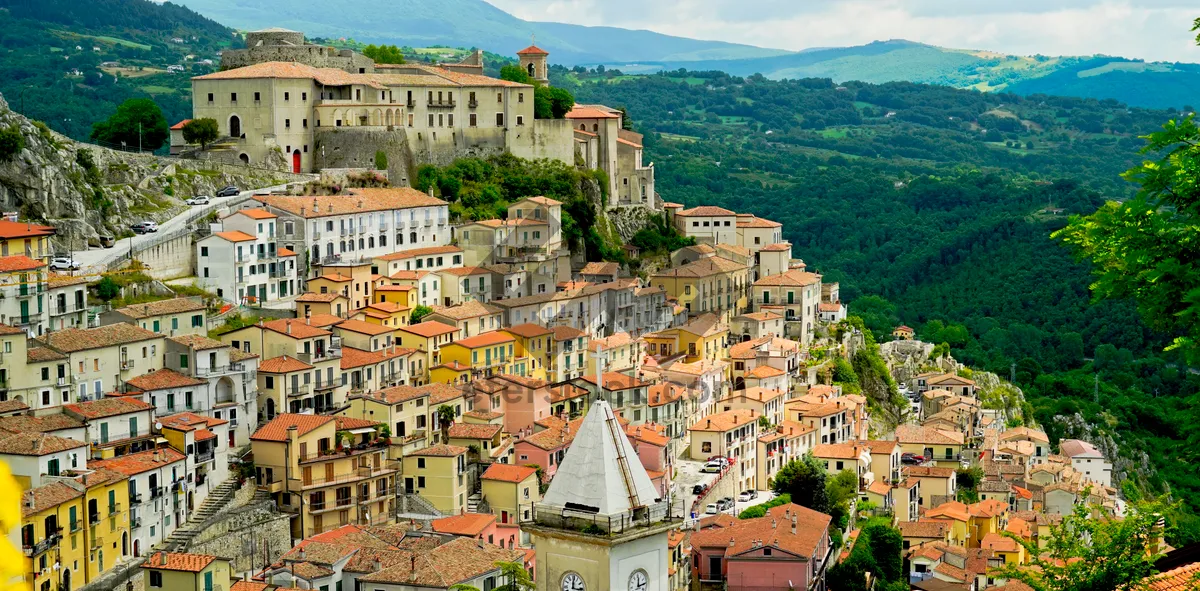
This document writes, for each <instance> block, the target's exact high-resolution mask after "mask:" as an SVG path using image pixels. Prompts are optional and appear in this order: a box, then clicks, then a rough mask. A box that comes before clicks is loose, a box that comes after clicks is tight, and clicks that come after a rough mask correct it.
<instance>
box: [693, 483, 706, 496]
mask: <svg viewBox="0 0 1200 591" xmlns="http://www.w3.org/2000/svg"><path fill="white" fill-rule="evenodd" d="M703 493H704V485H703V484H697V485H695V486H693V487H692V494H694V495H699V494H703Z"/></svg>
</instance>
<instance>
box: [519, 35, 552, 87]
mask: <svg viewBox="0 0 1200 591" xmlns="http://www.w3.org/2000/svg"><path fill="white" fill-rule="evenodd" d="M548 57H550V52H548V51H546V50H545V49H542V48H541V47H538V46H536V45H530V46H529V47H526V48H525V49H522V50H521V51H518V52H517V59H518V60H520V61H521V67H522V68H525V71H526V72H527V73H529V77H530V78H533V79H534V80H536V81H538V82H541V83H542V84H547V85H548V84H550V71H549V68H548V66H547V65H546V58H548Z"/></svg>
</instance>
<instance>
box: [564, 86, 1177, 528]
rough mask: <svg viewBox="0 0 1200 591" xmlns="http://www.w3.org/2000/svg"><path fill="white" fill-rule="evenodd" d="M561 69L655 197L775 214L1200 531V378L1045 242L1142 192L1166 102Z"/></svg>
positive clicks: (888, 312)
mask: <svg viewBox="0 0 1200 591" xmlns="http://www.w3.org/2000/svg"><path fill="white" fill-rule="evenodd" d="M552 81H554V82H556V83H557V84H562V85H566V86H570V87H571V88H572V89H573V90H574V92H575V93H576V97H577V98H578V100H580V101H581V102H598V103H604V104H607V105H610V106H614V107H616V106H624V107H626V108H628V110H629V112H630V113H632V114H633V117H634V122H635V126H636V127H637V129H638V131H641V132H645V133H646V137H645V141H644V145H645V148H646V151H645V155H644V158H645V160H646V161H652V162H653V163H654V166H655V171H656V178H657V185H656V186H657V190H658V191H659V192H660V193H661V194H662V197H663V199H665V200H668V201H676V202H680V203H684V204H685V205H686V206H694V205H699V204H710V205H720V206H722V207H726V208H729V209H733V210H736V211H739V212H748V213H753V214H755V215H760V216H764V217H767V218H769V219H773V220H775V221H778V222H781V223H783V224H784V239H786V240H788V241H789V242H791V243H792V245H793V251H792V255H793V256H795V257H798V258H801V259H803V260H804V261H805V262H806V263H807V264H808V265H809V268H810V269H811V270H815V271H818V272H820V273H822V274H824V276H825V277H826V280H827V281H838V282H840V283H841V293H842V297H843V299H845V300H848V301H850V307H851V312H852V313H855V314H861V315H862V316H863V317H864V319H865V320H866V321H867V327H868V328H870V329H873V330H874V331H876V333H877V334H878V335H879V336H880V337H886V336H887V335H888V334H890V331H891V328H892V327H894V326H895V325H896V324H899V323H901V322H903V323H905V324H908V325H910V326H915V327H918V329H919V331H921V334H922V336H924V337H925V338H927V339H929V340H933V341H935V342H941V341H945V342H948V343H949V344H950V345H951V347H952V349H953V353H954V355H955V357H956V358H958V359H959V360H962V361H964V362H966V363H968V364H969V365H971V366H973V367H978V368H981V369H985V370H987V371H992V372H996V373H998V374H1000V375H1003V376H1008V375H1009V374H1010V371H1013V369H1014V368H1015V373H1016V378H1017V380H1016V381H1017V383H1018V384H1019V385H1020V386H1021V387H1022V388H1023V389H1024V391H1025V393H1026V395H1027V399H1028V400H1029V401H1030V403H1031V405H1032V407H1031V408H1030V409H1028V410H1029V411H1031V413H1032V415H1033V416H1036V417H1037V419H1038V420H1039V421H1040V422H1041V423H1042V424H1043V425H1044V426H1045V427H1046V429H1047V431H1048V432H1049V433H1051V435H1052V436H1054V437H1056V438H1057V437H1061V436H1080V435H1081V433H1080V432H1079V431H1078V429H1077V427H1076V426H1075V423H1074V421H1073V417H1074V416H1075V415H1076V414H1078V415H1079V417H1080V422H1086V423H1088V424H1090V425H1091V426H1092V429H1093V430H1094V434H1095V435H1097V436H1102V437H1112V438H1113V440H1114V441H1115V442H1116V443H1117V445H1118V446H1119V448H1120V458H1119V462H1118V466H1119V467H1120V471H1121V473H1122V475H1124V476H1125V477H1127V478H1128V485H1126V492H1127V493H1128V494H1141V493H1142V492H1149V493H1152V494H1162V493H1165V492H1167V491H1171V494H1173V495H1174V497H1175V498H1176V499H1180V500H1182V501H1183V502H1184V505H1185V507H1187V508H1188V509H1187V511H1189V512H1190V513H1186V514H1183V515H1182V516H1174V517H1173V518H1172V527H1173V529H1172V532H1171V536H1172V539H1173V540H1174V541H1173V543H1175V542H1178V543H1180V544H1182V543H1184V542H1187V541H1196V540H1200V523H1197V522H1196V521H1195V518H1194V517H1191V515H1192V514H1194V513H1196V512H1198V511H1200V478H1197V477H1196V475H1195V470H1194V468H1192V467H1193V466H1195V462H1196V461H1198V460H1200V457H1198V456H1197V453H1196V451H1195V448H1194V446H1189V445H1187V444H1186V440H1187V437H1188V435H1187V433H1188V432H1189V425H1191V424H1194V421H1195V420H1197V419H1200V416H1197V413H1196V412H1195V411H1194V410H1193V409H1195V408H1197V404H1198V403H1200V397H1198V396H1197V392H1200V376H1196V375H1188V374H1187V372H1183V371H1178V370H1169V371H1168V370H1167V369H1164V368H1167V367H1169V366H1168V365H1167V364H1169V363H1172V362H1173V361H1175V360H1174V359H1173V357H1172V356H1171V355H1170V354H1164V353H1162V352H1161V350H1162V347H1163V346H1164V345H1165V344H1166V342H1167V340H1168V339H1166V338H1164V336H1163V335H1157V334H1154V333H1152V332H1151V331H1149V330H1148V329H1147V328H1146V327H1145V326H1144V324H1143V323H1142V322H1141V321H1140V319H1139V318H1138V316H1137V314H1136V311H1135V309H1134V307H1133V305H1132V304H1130V303H1128V302H1111V301H1105V302H1101V303H1098V304H1093V303H1092V302H1091V301H1090V294H1089V292H1088V284H1089V282H1090V281H1091V277H1090V276H1089V274H1088V267H1087V265H1085V264H1081V263H1079V262H1077V261H1075V260H1074V259H1073V258H1072V257H1071V256H1070V254H1069V252H1068V251H1067V250H1066V249H1064V248H1062V247H1061V246H1059V245H1057V244H1055V243H1054V241H1052V240H1051V239H1050V238H1049V234H1050V233H1051V232H1052V231H1053V230H1055V229H1057V228H1059V227H1061V226H1062V225H1063V224H1064V223H1065V221H1066V216H1067V215H1069V214H1072V213H1090V212H1091V211H1094V209H1095V208H1096V207H1097V206H1098V205H1099V204H1100V203H1102V202H1103V200H1104V199H1106V198H1124V197H1127V196H1129V195H1130V194H1131V187H1130V186H1129V185H1128V184H1127V183H1126V182H1125V181H1124V180H1122V179H1121V178H1120V176H1119V175H1120V173H1121V172H1122V171H1124V170H1126V169H1127V168H1129V167H1130V166H1131V165H1132V164H1133V163H1134V162H1136V161H1137V160H1138V159H1139V158H1140V156H1139V154H1138V153H1137V150H1138V148H1139V147H1140V146H1141V145H1142V142H1141V141H1140V140H1139V139H1137V136H1139V135H1142V134H1145V133H1147V132H1148V131H1150V130H1153V129H1155V128H1157V127H1158V126H1160V125H1161V123H1162V122H1163V121H1164V120H1165V119H1166V118H1167V117H1168V116H1169V113H1167V112H1164V111H1161V110H1148V109H1141V108H1130V107H1127V106H1126V105H1123V104H1120V103H1117V102H1115V101H1097V100H1094V99H1077V98H1065V97H1041V96H1039V97H1033V98H1024V97H1020V96H1016V95H1011V94H991V93H979V92H972V91H964V90H955V89H950V88H946V87H940V86H928V85H919V84H911V83H907V82H892V83H887V84H880V85H875V84H865V83H859V82H848V83H844V84H842V85H841V87H839V86H838V85H835V84H833V83H831V82H829V81H828V80H814V79H803V80H787V81H772V80H769V79H766V78H763V77H748V78H739V77H730V76H726V75H723V74H717V73H702V72H671V73H670V75H659V76H645V77H627V76H622V77H617V76H615V75H606V76H605V77H597V76H596V75H595V74H583V73H580V72H566V71H563V70H560V71H559V73H558V76H557V78H554V79H552ZM985 130H986V131H985ZM947 327H950V328H947ZM1091 358H1096V359H1097V360H1096V361H1091V360H1090V359H1091ZM1097 373H1098V374H1099V375H1100V387H1099V398H1098V400H1096V399H1094V398H1093V390H1092V387H1093V383H1094V382H1093V379H1094V376H1095V375H1096V374H1097ZM1057 417H1063V418H1057Z"/></svg>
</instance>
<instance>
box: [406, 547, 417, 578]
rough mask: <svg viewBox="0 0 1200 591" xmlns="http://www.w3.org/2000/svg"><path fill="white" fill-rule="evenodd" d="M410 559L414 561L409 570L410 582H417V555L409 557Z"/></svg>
mask: <svg viewBox="0 0 1200 591" xmlns="http://www.w3.org/2000/svg"><path fill="white" fill-rule="evenodd" d="M409 558H411V559H412V562H411V566H410V567H409V569H408V578H409V579H410V580H413V581H415V580H417V555H416V554H412V555H410V556H409Z"/></svg>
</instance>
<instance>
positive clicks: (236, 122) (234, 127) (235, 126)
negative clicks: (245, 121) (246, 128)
mask: <svg viewBox="0 0 1200 591" xmlns="http://www.w3.org/2000/svg"><path fill="white" fill-rule="evenodd" d="M229 135H231V136H233V137H235V138H236V137H242V120H241V118H239V117H238V116H237V115H231V116H230V117H229Z"/></svg>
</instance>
